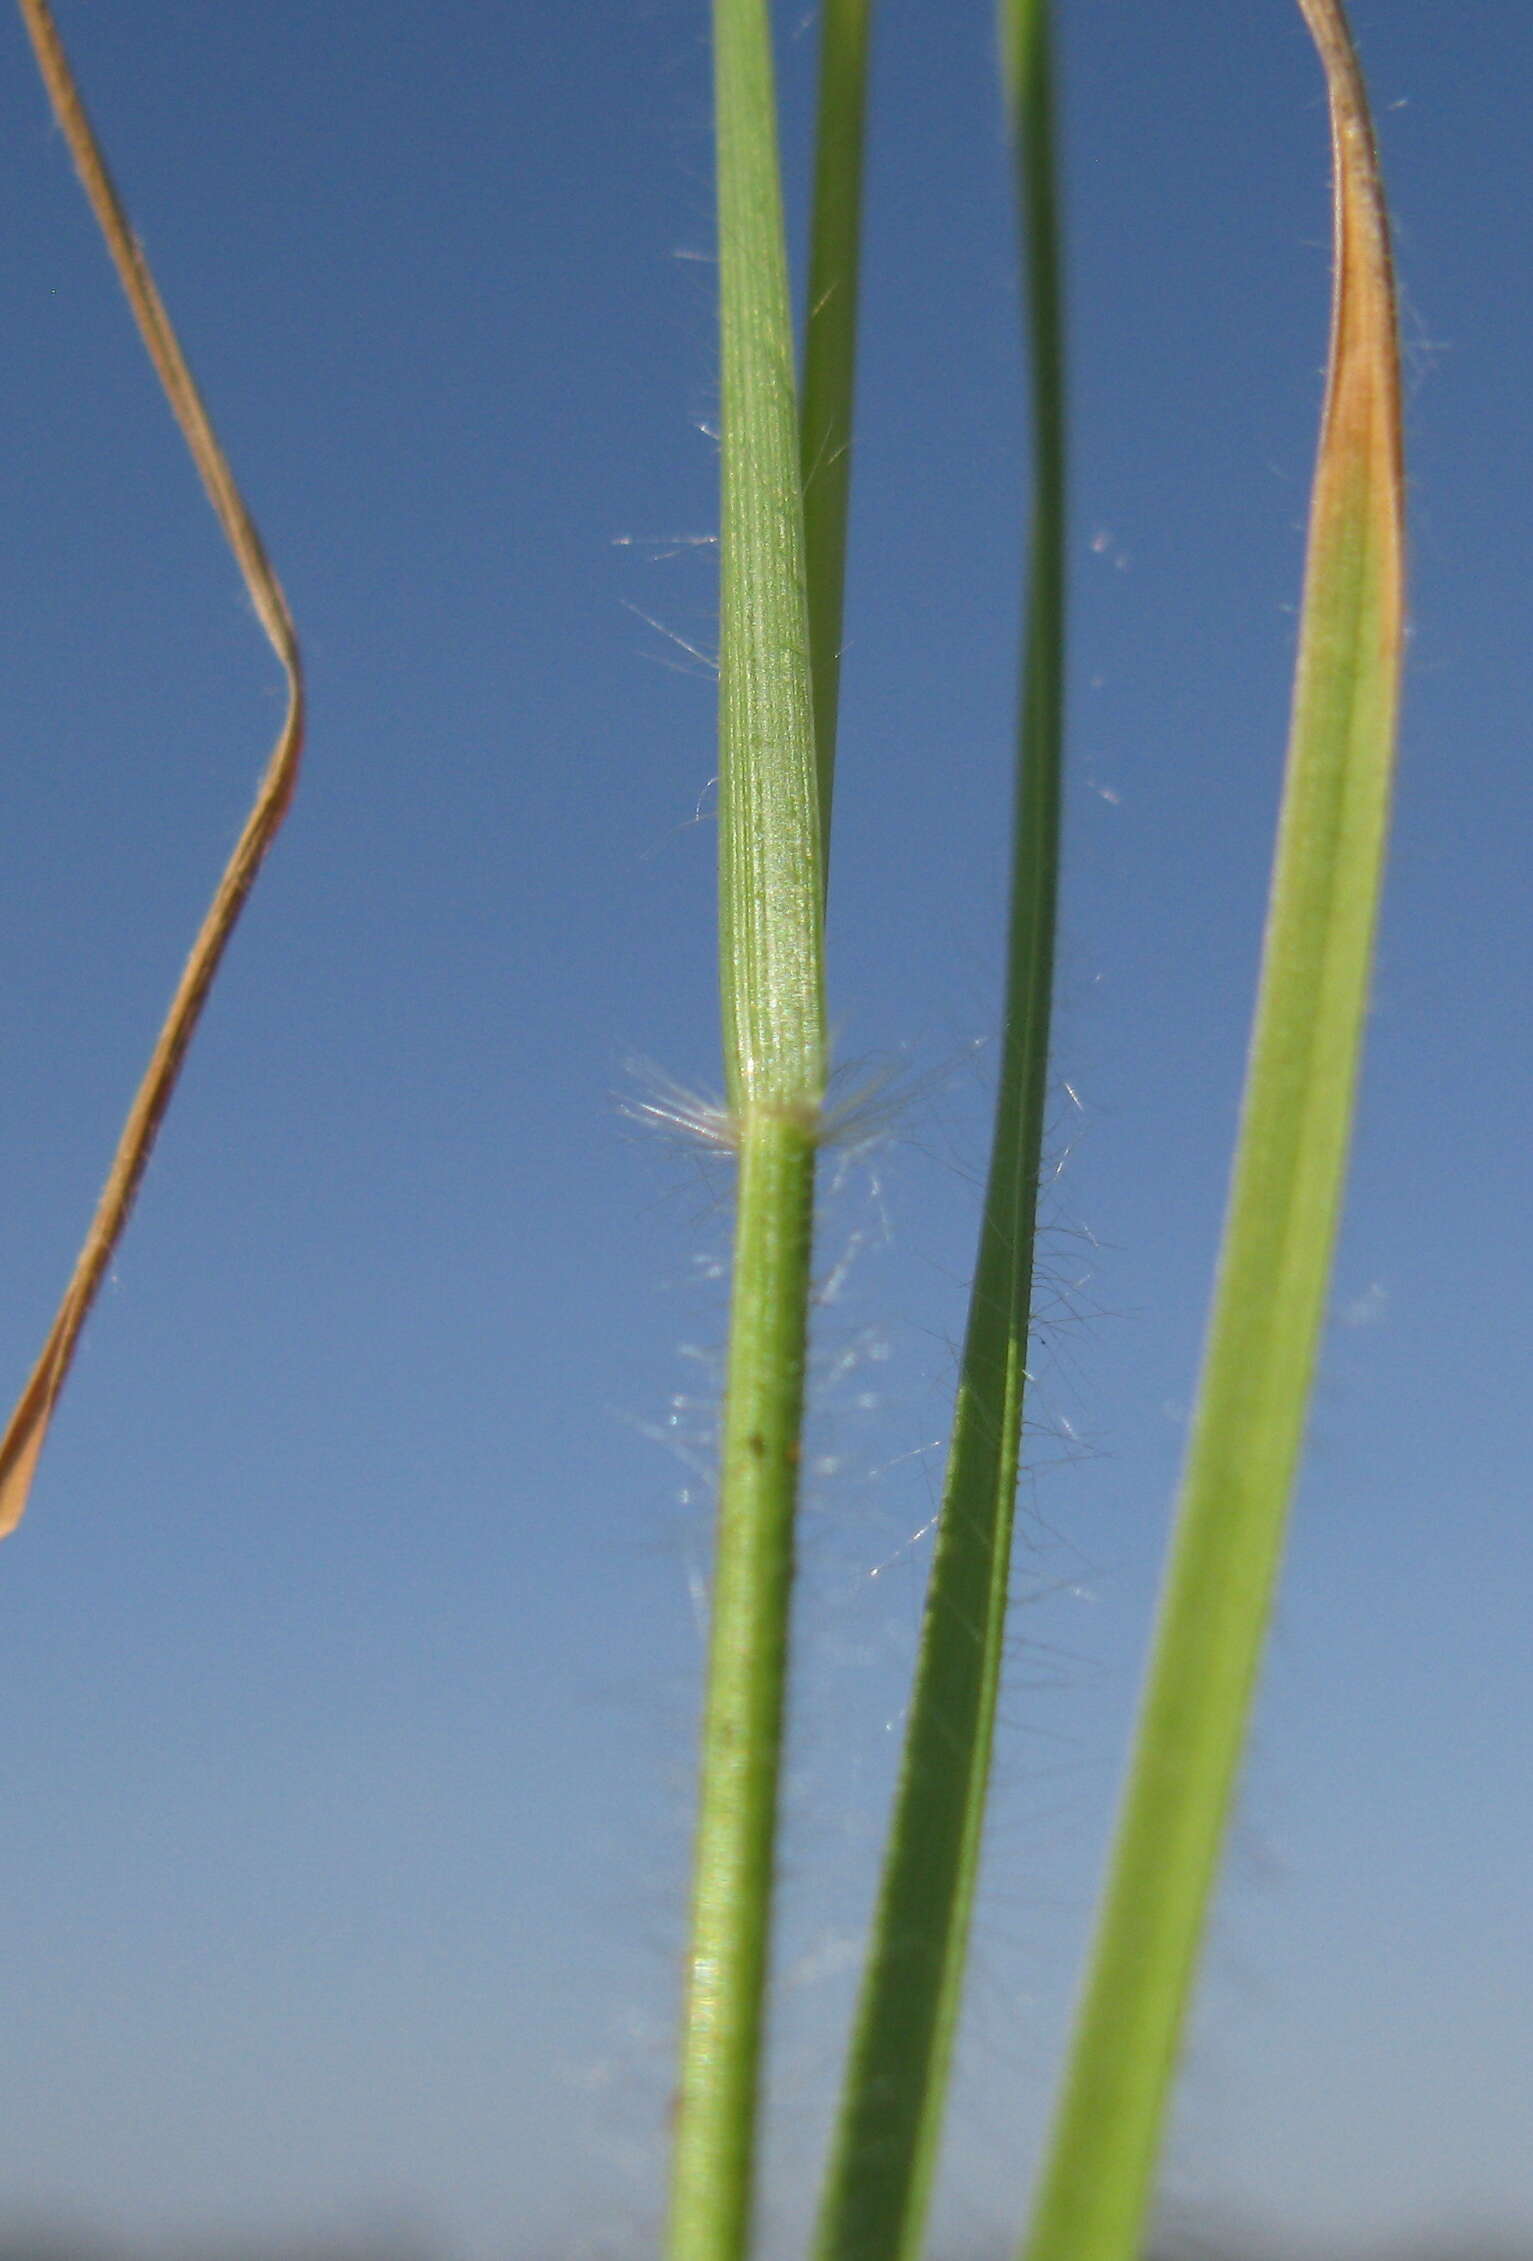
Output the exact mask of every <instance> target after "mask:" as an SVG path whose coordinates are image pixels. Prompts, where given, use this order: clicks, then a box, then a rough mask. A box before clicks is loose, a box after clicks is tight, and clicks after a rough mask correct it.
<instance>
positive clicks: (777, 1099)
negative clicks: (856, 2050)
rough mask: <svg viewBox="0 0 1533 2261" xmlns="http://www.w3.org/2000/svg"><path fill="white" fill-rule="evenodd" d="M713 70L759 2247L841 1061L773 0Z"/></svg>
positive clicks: (704, 2253)
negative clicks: (760, 2146)
mask: <svg viewBox="0 0 1533 2261" xmlns="http://www.w3.org/2000/svg"><path fill="white" fill-rule="evenodd" d="M714 65H715V99H716V106H717V134H718V194H719V276H720V283H719V288H720V312H721V327H722V367H723V387H722V390H723V430H722V449H723V465H722V473H723V499H722V512H721V551H722V555H721V577H722V590H721V616H720V658H719V667H720V693H719V733H720V752H719V766H720V789H719V831H720V842H719V923H720V958H721V969H720V970H721V986H722V992H723V1011H724V1053H725V1077H726V1089H727V1093H728V1103H729V1112H730V1120H731V1124H732V1128H733V1136H734V1139H735V1143H736V1146H737V1150H738V1157H739V1182H738V1190H737V1207H736V1218H735V1241H734V1269H733V1282H732V1289H731V1304H730V1334H729V1348H728V1353H727V1359H726V1373H725V1387H724V1417H723V1435H722V1453H721V1468H720V1486H719V1509H718V1523H717V1539H716V1548H715V1558H714V1576H713V1604H712V1622H711V1628H710V1641H709V1662H708V1673H707V1688H706V1694H705V1699H704V1713H703V1727H702V1768H701V1785H700V1790H699V1803H698V1822H697V1838H696V1850H695V1866H694V1886H693V1910H692V1937H691V1942H690V1948H689V1954H688V1974H687V1991H686V2003H685V2008H684V2012H683V2021H682V2042H681V2068H680V2082H679V2088H678V2094H677V2105H676V2131H675V2150H674V2156H673V2167H672V2183H671V2212H670V2226H669V2240H668V2251H669V2254H670V2256H671V2261H738V2257H739V2256H741V2255H743V2254H744V2253H745V2251H746V2250H747V2247H748V2243H749V2237H750V2219H751V2200H752V2189H753V2179H754V2177H753V2165H754V2152H755V2143H756V2121H757V2101H758V2094H759V2085H760V2062H761V2047H762V2028H763V2017H764V2001H765V1988H766V1978H767V1966H768V1949H769V1931H770V1914H771V1896H772V1880H773V1844H774V1836H775V1826H776V1805H777V1783H778V1774H779V1768H780V1758H781V1744H782V1728H783V1691H784V1685H785V1678H786V1669H787V1653H788V1623H789V1605H790V1598H791V1589H792V1576H793V1518H794V1511H795V1506H796V1501H797V1493H798V1471H799V1459H800V1432H801V1425H802V1413H803V1389H804V1359H805V1345H806V1338H807V1331H808V1315H809V1302H810V1282H811V1261H812V1254H813V1200H814V1175H815V1154H816V1147H817V1143H818V1138H819V1130H820V1115H821V1103H822V1098H823V1092H824V1084H825V1056H826V1039H825V1011H824V973H823V944H822V923H821V922H822V915H823V913H822V905H823V895H824V874H823V855H822V847H821V832H820V815H819V781H818V776H817V772H816V763H815V743H814V709H813V697H812V688H811V682H810V659H809V623H808V609H807V596H806V588H805V560H804V526H803V502H802V492H801V485H800V469H799V427H798V402H797V397H796V388H795V383H794V369H793V331H792V322H791V317H790V312H789V299H788V276H787V258H786V251H785V246H784V240H783V218H782V198H781V188H780V183H779V176H778V154H777V126H776V117H777V112H776V98H775V93H774V88H773V70H772V52H771V33H770V23H769V17H768V13H767V9H766V7H765V5H764V4H763V0H716V5H715V9H714Z"/></svg>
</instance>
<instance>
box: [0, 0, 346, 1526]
mask: <svg viewBox="0 0 1533 2261" xmlns="http://www.w3.org/2000/svg"><path fill="white" fill-rule="evenodd" d="M19 4H20V8H21V15H22V20H23V22H24V23H25V25H26V29H27V34H28V37H29V38H30V39H31V42H32V47H33V52H34V53H35V55H36V57H37V63H38V68H39V70H40V71H41V73H42V77H43V83H44V85H45V86H46V88H47V90H48V96H49V99H50V101H51V102H52V104H53V109H54V115H55V116H56V118H57V120H58V123H59V127H60V130H61V131H62V133H63V135H64V139H65V140H66V142H67V143H68V145H69V150H70V154H71V156H72V157H73V158H74V161H75V166H76V169H77V171H78V172H79V175H80V181H81V185H82V186H83V188H84V190H85V193H86V195H87V197H88V198H89V200H90V203H91V207H92V209H93V211H94V212H95V215H96V218H97V221H98V223H99V224H100V227H101V232H102V234H103V235H104V237H105V238H106V243H107V249H108V250H109V251H110V253H111V256H112V264H113V265H114V266H115V268H116V269H117V274H118V278H119V280H120V281H121V283H122V286H123V289H124V290H125V291H126V292H127V295H128V302H129V304H130V305H131V307H132V309H133V313H134V317H135V319H136V320H137V322H138V326H139V329H140V331H141V332H142V334H143V339H144V343H145V345H146V346H147V347H148V350H149V356H150V359H151V360H152V361H153V363H154V366H155V370H156V373H157V374H158V376H159V379H160V382H161V384H162V386H163V387H164V389H165V394H166V397H167V399H168V400H169V402H170V405H171V408H172V410H173V412H174V414H175V418H176V422H177V423H178V424H179V425H180V427H181V431H182V435H183V437H184V438H185V440H186V444H187V447H188V448H189V449H190V451H191V455H192V460H193V462H194V463H195V464H196V466H197V469H198V471H199V472H200V474H201V476H202V482H203V485H204V486H205V487H206V489H207V491H208V496H209V499H210V501H211V502H212V505H213V508H214V511H215V512H216V514H217V517H218V522H219V524H220V526H221V527H222V528H223V532H224V536H225V538H226V540H227V541H228V543H229V546H230V548H231V549H232V550H233V552H234V555H235V558H236V560H237V561H238V564H239V567H240V571H241V573H242V574H243V576H244V579H245V586H246V589H247V591H248V592H249V596H250V601H251V603H252V604H253V605H254V607H255V611H256V615H257V617H258V619H259V620H260V622H261V625H262V627H263V628H264V629H265V631H266V633H267V636H268V637H269V638H270V641H271V644H272V647H273V649H274V650H275V652H276V654H277V657H278V659H279V660H280V661H281V663H282V669H283V673H284V674H285V675H286V677H287V688H288V705H287V713H286V716H285V717H284V720H283V724H282V730H281V733H280V735H279V736H278V739H277V742H276V745H275V746H274V747H273V749H272V753H271V758H270V760H269V761H268V763H267V766H266V772H265V775H264V776H263V777H262V779H261V784H260V788H259V790H258V792H257V794H256V799H255V804H254V806H253V808H252V809H251V812H250V815H249V817H248V818H247V819H246V822H245V828H244V830H243V832H242V833H241V834H240V837H239V840H238V842H237V843H236V845H235V849H234V853H233V854H232V856H231V857H230V858H229V862H228V864H227V866H226V867H225V870H224V874H223V877H222V878H221V879H220V881H219V883H218V890H217V892H216V894H215V895H214V897H213V901H212V904H211V906H210V907H209V910H208V914H207V916H206V918H205V919H204V920H203V922H202V928H201V931H200V932H199V934H198V936H197V940H196V942H195V943H194V945H193V948H192V953H191V956H190V957H189V958H188V960H187V962H186V968H185V971H184V972H183V974H182V976H181V980H180V983H179V984H178V986H177V989H176V994H175V996H174V998H173V999H172V1000H171V1006H170V1011H169V1013H168V1014H167V1015H166V1019H165V1025H164V1027H163V1028H162V1029H161V1031H160V1036H159V1041H158V1042H157V1044H156V1045H155V1048H154V1053H153V1056H152V1058H151V1059H150V1062H149V1066H148V1068H147V1070H146V1071H145V1074H144V1079H143V1082H142V1083H141V1084H140V1085H139V1089H138V1094H137V1097H136V1098H135V1099H134V1102H133V1105H132V1108H131V1109H130V1111H129V1114H128V1119H127V1121H126V1123H125V1124H124V1126H123V1131H122V1136H121V1138H120V1139H119V1141H118V1145H117V1152H116V1154H115V1155H114V1157H113V1160H112V1167H111V1171H110V1174H109V1175H108V1178H107V1182H106V1186H105V1189H104V1190H103V1192H102V1195H101V1199H100V1201H99V1203H98V1204H97V1208H96V1214H95V1216H94V1217H93V1219H92V1220H91V1226H90V1231H89V1232H88V1233H87V1234H86V1237H85V1242H84V1245H83V1247H82V1248H81V1250H80V1254H79V1256H78V1258H77V1259H76V1261H75V1268H74V1272H73V1274H72V1276H71V1278H70V1281H69V1285H68V1287H67V1288H66V1289H65V1291H64V1298H63V1301H62V1302H61V1303H60V1305H59V1309H58V1315H57V1317H56V1318H55V1319H54V1322H53V1325H52V1327H51V1329H50V1330H49V1333H48V1339H47V1341H46V1342H45V1343H44V1345H43V1348H42V1352H41V1355H40V1356H39V1358H38V1360H37V1364H36V1365H35V1366H34V1368H33V1369H32V1375H31V1379H30V1380H29V1381H28V1383H27V1386H26V1389H25V1390H24V1391H23V1393H22V1396H21V1400H20V1402H19V1404H18V1405H17V1407H16V1410H15V1412H14V1413H13V1414H12V1415H11V1419H10V1423H9V1425H8V1427H7V1429H6V1431H5V1435H4V1437H3V1438H0V1538H4V1537H5V1536H7V1535H8V1534H9V1533H10V1532H11V1531H14V1530H15V1528H16V1525H17V1524H18V1523H19V1522H20V1521H21V1518H22V1515H23V1513H24V1512H25V1509H26V1504H27V1495H28V1493H29V1491H30V1490H31V1485H32V1478H33V1475H34V1473H35V1471H36V1468H37V1461H38V1456H39V1454H40V1453H41V1451H42V1448H43V1442H44V1439H45V1438H46V1436H47V1434H48V1424H49V1421H50V1420H51V1418H52V1415H53V1409H54V1406H55V1405H56V1404H57V1402H58V1397H59V1392H60V1391H61V1389H62V1388H63V1386H64V1382H65V1379H66V1378H67V1376H68V1373H69V1368H70V1365H71V1362H72V1361H73V1358H74V1354H75V1349H76V1346H77V1344H78V1342H79V1339H80V1331H81V1329H82V1328H83V1326H84V1325H85V1322H86V1319H87V1318H88V1317H89V1315H90V1310H91V1306H92V1304H93V1303H94V1302H95V1300H96V1295H97V1292H98V1290H99V1289H100V1286H101V1282H102V1280H103V1279H104V1278H105V1276H106V1271H107V1267H108V1265H109V1264H110V1263H111V1260H112V1254H113V1251H114V1250H115V1248H116V1246H117V1243H118V1241H119V1239H120V1238H121V1236H122V1230H123V1227H124V1225H125V1224H126V1223H127V1221H128V1214H129V1211H130V1210H131V1209H132V1206H133V1197H134V1195H135V1194H136V1193H137V1191H138V1188H139V1184H140V1182H141V1180H142V1178H143V1175H144V1171H145V1169H146V1167H147V1166H148V1161H149V1156H150V1153H151V1152H152V1150H153V1147H154V1141H155V1137H156V1134H157V1133H158V1131H159V1127H160V1124H161V1122H162V1121H163V1119H164V1116H165V1110H166V1108H167V1107H168V1106H169V1104H170V1097H171V1093H172V1092H173V1091H174V1090H175V1087H176V1079H177V1077H178V1076H179V1075H180V1072H181V1063H182V1061H183V1060H184V1059H185V1057H186V1050H187V1046H188V1045H189V1044H190V1042H191V1038H192V1032H193V1030H194V1029H195V1028H196V1026H197V1022H198V1019H199V1018H200V1016H201V1013H202V1008H203V1005H204V1004H205V1003H206V1001H207V995H208V991H209V989H210V988H211V987H212V984H213V978H214V975H215V974H216V973H217V971H218V967H219V963H220V961H221V959H222V957H223V954H224V951H225V949H226V948H227V946H228V942H229V937H230V935H231V934H232V933H233V932H234V928H235V925H236V922H237V921H238V918H239V915H240V911H241V909H242V908H243V905H244V902H245V898H246V896H247V895H248V894H249V892H250V889H251V886H252V884H253V883H254V880H255V876H256V873H257V872H258V871H259V870H260V868H261V864H262V862H263V861H264V859H265V855H266V851H267V849H268V848H269V847H270V846H271V843H272V841H273V839H274V838H275V837H276V834H277V832H278V830H279V828H280V826H281V823H282V819H283V817H284V816H285V815H286V814H287V810H288V805H289V803H290V802H291V800H292V797H293V791H294V788H295V786H296V785H297V782H298V765H299V757H300V753H301V750H302V745H303V674H302V667H301V663H300V660H299V655H298V644H297V639H296V637H295V635H294V632H293V625H292V621H291V619H290V617H289V614H288V609H287V604H286V600H285V599H284V597H283V594H282V591H281V588H280V586H279V585H278V582H277V579H276V576H275V574H274V573H273V572H272V570H271V567H270V566H269V565H268V563H267V561H266V553H265V551H264V550H263V548H262V546H261V539H260V536H259V534H258V533H257V532H256V529H255V526H254V524H253V522H252V520H251V518H250V514H249V512H248V511H247V510H246V508H245V504H244V501H243V499H242V497H241V495H240V492H239V489H238V488H237V487H236V485H235V483H234V477H233V474H232V472H231V471H230V469H229V466H228V464H227V462H226V461H225V459H224V455H223V451H222V449H221V448H220V447H219V445H218V441H217V439H216V438H215V436H214V433H213V427H212V425H211V424H210V422H209V421H208V415H207V411H206V409H205V408H204V407H203V405H202V400H201V397H200V396H199V394H198V391H197V388H196V385H195V384H194V382H193V380H192V375H191V371H190V370H189V369H188V367H187V365H186V359H185V356H184V355H183V353H182V351H181V346H180V341H179V340H178V338H177V337H176V334H175V331H174V329H173V328H172V327H171V323H170V317H169V316H168V315H167V313H166V312H165V308H164V306H163V304H162V303H161V300H160V295H159V292H158V290H157V289H156V288H155V284H154V278H153V277H152V275H151V274H150V272H149V269H148V266H147V264H146V262H145V260H144V256H143V253H142V252H141V250H140V249H139V246H138V243H137V242H136V240H135V238H134V235H133V232H132V229H131V228H130V227H129V225H128V219H127V215H126V213H125V212H124V210H123V207H122V204H121V201H120V200H119V198H118V195H117V191H116V189H115V188H114V186H113V184H112V180H111V177H110V175H109V174H108V172H107V168H106V161H105V159H104V158H103V156H102V153H101V147H100V144H99V143H98V142H97V140H96V136H95V133H94V131H93V129H92V127H91V124H90V121H89V119H88V118H87V117H86V115H85V110H84V107H83V105H82V103H81V101H80V96H79V92H78V89H77V88H76V86H75V82H74V75H73V73H72V72H71V70H70V67H69V61H68V58H67V56H66V55H65V53H64V48H63V44H62V42H61V41H60V39H59V36H58V32H57V30H56V28H55V26H54V23H53V18H52V15H51V14H50V12H49V10H48V7H47V5H46V0H19Z"/></svg>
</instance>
